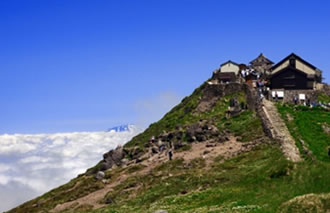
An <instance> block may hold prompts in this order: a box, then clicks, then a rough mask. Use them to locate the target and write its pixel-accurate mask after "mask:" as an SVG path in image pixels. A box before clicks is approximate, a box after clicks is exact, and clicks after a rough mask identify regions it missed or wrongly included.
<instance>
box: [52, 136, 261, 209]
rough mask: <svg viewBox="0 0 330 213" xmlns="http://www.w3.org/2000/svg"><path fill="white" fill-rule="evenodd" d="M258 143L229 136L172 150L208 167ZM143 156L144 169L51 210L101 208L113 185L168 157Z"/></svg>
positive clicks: (160, 162) (162, 154)
mask: <svg viewBox="0 0 330 213" xmlns="http://www.w3.org/2000/svg"><path fill="white" fill-rule="evenodd" d="M257 144H259V142H258V141H254V142H245V143H241V142H238V141H236V138H235V137H232V136H231V137H229V139H228V140H227V141H225V142H221V143H218V142H217V141H214V140H210V141H206V142H202V143H193V144H192V147H191V149H190V150H188V151H183V152H178V153H176V152H174V155H173V159H180V158H181V159H183V160H184V161H185V162H186V163H189V162H190V161H191V160H193V159H195V158H199V157H201V158H204V159H205V161H206V167H205V169H207V168H209V166H210V165H211V164H212V162H213V161H214V159H215V157H217V156H222V157H223V158H224V159H227V158H231V157H233V156H236V155H238V154H240V153H243V152H247V151H249V150H251V149H252V148H253V147H254V146H256V145H257ZM147 155H148V154H146V156H145V157H147V158H148V159H147V160H145V161H143V162H141V164H142V165H144V166H145V168H144V169H142V170H140V171H137V172H134V173H132V174H122V175H121V176H120V177H119V178H118V179H116V180H115V181H114V182H112V183H109V184H106V185H105V187H104V188H103V189H100V190H98V191H95V192H92V193H90V194H88V195H86V196H84V197H81V198H79V199H77V200H74V201H70V202H66V203H62V204H58V205H57V206H56V207H55V208H54V209H52V210H51V212H60V211H63V210H65V209H69V208H71V207H72V206H79V205H83V204H88V205H91V206H93V208H94V209H98V208H102V207H104V206H106V205H105V204H102V203H100V201H101V200H102V199H104V196H105V195H106V194H107V193H108V192H109V191H112V190H113V187H115V186H116V185H118V184H120V183H122V182H123V181H125V180H127V178H128V177H130V176H133V175H146V174H148V173H150V172H151V171H152V170H153V169H154V168H155V167H156V166H159V165H161V164H162V163H164V162H166V161H168V157H167V155H166V153H165V152H163V153H159V154H155V155H152V156H147Z"/></svg>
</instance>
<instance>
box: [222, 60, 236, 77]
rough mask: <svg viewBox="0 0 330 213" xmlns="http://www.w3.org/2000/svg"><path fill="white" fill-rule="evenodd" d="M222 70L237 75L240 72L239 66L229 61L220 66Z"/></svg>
mask: <svg viewBox="0 0 330 213" xmlns="http://www.w3.org/2000/svg"><path fill="white" fill-rule="evenodd" d="M220 72H234V73H235V75H237V74H238V72H239V66H237V65H235V64H232V63H227V64H224V65H223V66H222V67H221V68H220Z"/></svg>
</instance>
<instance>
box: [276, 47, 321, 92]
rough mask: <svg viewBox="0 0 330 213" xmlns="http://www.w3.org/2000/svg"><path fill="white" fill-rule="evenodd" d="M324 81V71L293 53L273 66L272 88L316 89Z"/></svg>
mask: <svg viewBox="0 0 330 213" xmlns="http://www.w3.org/2000/svg"><path fill="white" fill-rule="evenodd" d="M321 81H322V72H321V71H320V70H319V69H317V68H316V67H315V66H313V65H312V64H310V63H308V62H307V61H305V60H304V59H302V58H300V57H299V56H297V55H296V54H294V53H292V54H290V55H289V56H287V57H286V58H284V59H283V60H282V61H280V62H279V63H277V64H276V65H275V66H273V68H272V71H271V76H270V87H271V89H285V90H305V89H315V88H316V86H317V83H321Z"/></svg>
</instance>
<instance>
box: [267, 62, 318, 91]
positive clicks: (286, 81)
mask: <svg viewBox="0 0 330 213" xmlns="http://www.w3.org/2000/svg"><path fill="white" fill-rule="evenodd" d="M291 77H293V78H291ZM270 81H271V89H288V90H290V89H313V87H312V88H308V87H307V82H308V79H307V75H306V74H304V73H302V72H298V71H296V70H294V69H292V68H290V67H288V68H285V69H284V70H283V71H282V72H281V73H279V74H277V75H276V76H272V77H271V80H270Z"/></svg>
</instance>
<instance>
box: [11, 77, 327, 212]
mask: <svg viewBox="0 0 330 213" xmlns="http://www.w3.org/2000/svg"><path fill="white" fill-rule="evenodd" d="M246 94H247V93H246V90H245V89H244V87H243V86H241V85H224V86H222V87H220V86H214V85H208V84H207V83H204V84H203V85H202V86H201V87H199V88H198V89H196V90H195V91H194V92H193V94H192V95H191V96H189V97H186V98H185V99H183V100H182V102H181V103H180V104H179V105H177V106H176V107H174V108H173V109H172V110H171V111H170V112H169V113H167V114H166V115H165V116H164V117H163V118H162V119H161V120H160V121H158V122H156V123H153V124H151V125H150V127H149V128H148V129H146V131H145V132H143V133H142V134H140V135H138V136H136V137H134V138H133V139H132V140H131V141H130V142H129V143H127V144H126V145H125V146H124V148H123V152H124V158H123V159H121V161H120V164H119V166H117V165H111V166H112V167H111V168H109V169H106V170H105V171H104V173H105V176H104V178H103V179H102V180H100V179H97V178H95V174H96V173H97V172H98V171H99V170H101V168H102V164H103V163H104V161H105V160H103V161H101V162H100V163H99V164H98V165H96V166H95V167H93V168H91V169H89V170H88V171H87V172H86V173H85V174H82V175H79V176H78V177H77V178H74V179H73V180H71V181H70V182H69V183H67V184H65V185H63V186H61V187H59V188H56V189H54V190H52V191H50V192H48V193H46V194H44V195H42V196H40V197H38V198H36V199H34V200H31V201H29V202H26V203H25V204H23V205H21V206H19V207H17V208H15V209H13V210H11V211H10V212H24V213H26V212H32V213H33V212H66V213H69V212H95V213H115V212H116V213H117V212H118V213H121V212H122V213H127V212H141V213H142V212H143V213H144V212H150V213H153V212H155V211H157V210H161V209H163V210H167V211H168V212H169V213H172V212H173V213H176V212H191V213H192V212H197V213H198V212H201V213H202V212H297V213H298V212H299V213H300V212H304V211H305V212H327V210H329V209H330V172H329V171H330V162H329V157H328V156H327V152H326V150H327V148H328V147H329V141H330V140H329V138H330V136H329V132H328V130H329V125H330V123H329V121H330V119H329V112H327V111H325V110H323V109H319V108H317V109H308V108H304V107H293V106H290V105H278V109H279V112H280V113H281V115H282V116H283V119H284V120H285V122H286V124H287V126H288V128H289V130H290V132H291V134H292V135H293V137H294V138H295V140H296V142H297V145H298V147H299V148H300V152H301V154H302V155H303V156H305V160H304V161H302V162H299V163H292V162H290V161H288V160H286V158H285V157H284V156H283V153H282V152H281V149H280V147H279V145H278V144H277V142H276V141H274V140H272V139H269V138H268V137H267V136H266V135H265V134H264V131H263V127H262V122H261V120H260V118H259V117H258V116H257V114H256V112H255V111H254V110H253V109H251V108H249V109H248V108H247V107H246V105H247V103H248V98H250V97H249V96H247V95H246ZM233 100H235V102H236V106H235V108H234V109H233V110H232V111H229V114H230V115H228V109H229V105H230V103H231V102H233ZM152 137H154V138H155V139H156V140H163V141H164V142H165V145H166V149H169V146H170V145H169V144H172V146H173V150H174V156H173V157H174V159H173V160H172V161H169V160H168V156H167V151H159V152H158V147H157V146H156V145H153V144H152V143H150V138H152ZM302 140H303V141H304V142H303V144H302V142H301V141H302ZM153 146H154V147H156V148H157V150H156V151H157V152H156V151H155V152H154V150H153V149H152V148H153ZM309 150H310V153H309V152H307V151H309ZM122 162H125V163H122Z"/></svg>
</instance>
